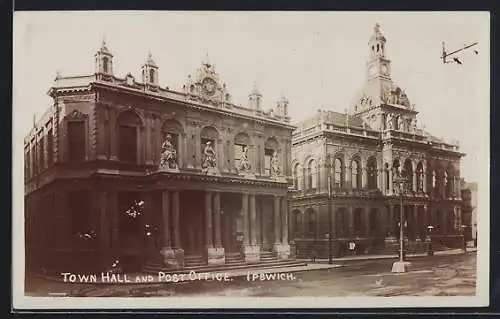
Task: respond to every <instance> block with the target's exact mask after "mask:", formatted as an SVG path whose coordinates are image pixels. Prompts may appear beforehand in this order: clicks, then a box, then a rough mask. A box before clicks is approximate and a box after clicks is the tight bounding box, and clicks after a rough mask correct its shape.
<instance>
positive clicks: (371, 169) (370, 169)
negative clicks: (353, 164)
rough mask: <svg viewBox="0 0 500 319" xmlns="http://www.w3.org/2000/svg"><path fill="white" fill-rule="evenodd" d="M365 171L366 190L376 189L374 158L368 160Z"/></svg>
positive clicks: (375, 162) (375, 163) (375, 161)
mask: <svg viewBox="0 0 500 319" xmlns="http://www.w3.org/2000/svg"><path fill="white" fill-rule="evenodd" d="M366 170H367V174H368V188H369V189H376V188H377V160H376V159H375V158H374V157H370V158H369V159H368V162H367V165H366Z"/></svg>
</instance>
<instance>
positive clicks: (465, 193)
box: [461, 180, 477, 241]
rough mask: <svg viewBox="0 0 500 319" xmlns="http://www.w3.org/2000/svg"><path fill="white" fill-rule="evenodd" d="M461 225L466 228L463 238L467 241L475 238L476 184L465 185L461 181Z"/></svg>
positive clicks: (465, 183)
mask: <svg viewBox="0 0 500 319" xmlns="http://www.w3.org/2000/svg"><path fill="white" fill-rule="evenodd" d="M461 186H462V200H463V208H462V214H463V218H464V220H463V224H464V225H465V226H467V228H466V232H465V236H466V239H467V240H469V241H470V240H476V238H477V183H467V182H465V181H464V180H462V184H461Z"/></svg>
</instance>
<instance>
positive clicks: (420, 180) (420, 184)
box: [417, 162, 424, 192]
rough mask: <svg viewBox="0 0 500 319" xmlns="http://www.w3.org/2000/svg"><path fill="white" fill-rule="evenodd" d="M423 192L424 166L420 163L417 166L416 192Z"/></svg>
mask: <svg viewBox="0 0 500 319" xmlns="http://www.w3.org/2000/svg"><path fill="white" fill-rule="evenodd" d="M423 190H424V165H423V164H422V162H419V163H418V164H417V191H419V192H421V191H423Z"/></svg>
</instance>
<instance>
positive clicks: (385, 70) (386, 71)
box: [381, 64, 389, 74]
mask: <svg viewBox="0 0 500 319" xmlns="http://www.w3.org/2000/svg"><path fill="white" fill-rule="evenodd" d="M381 71H382V73H383V74H387V73H388V71H389V69H388V68H387V65H385V64H382V66H381Z"/></svg>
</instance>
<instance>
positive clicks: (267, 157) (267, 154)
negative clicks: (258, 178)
mask: <svg viewBox="0 0 500 319" xmlns="http://www.w3.org/2000/svg"><path fill="white" fill-rule="evenodd" d="M273 154H274V150H272V149H269V148H266V149H264V174H266V175H271V159H272V157H273Z"/></svg>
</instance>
